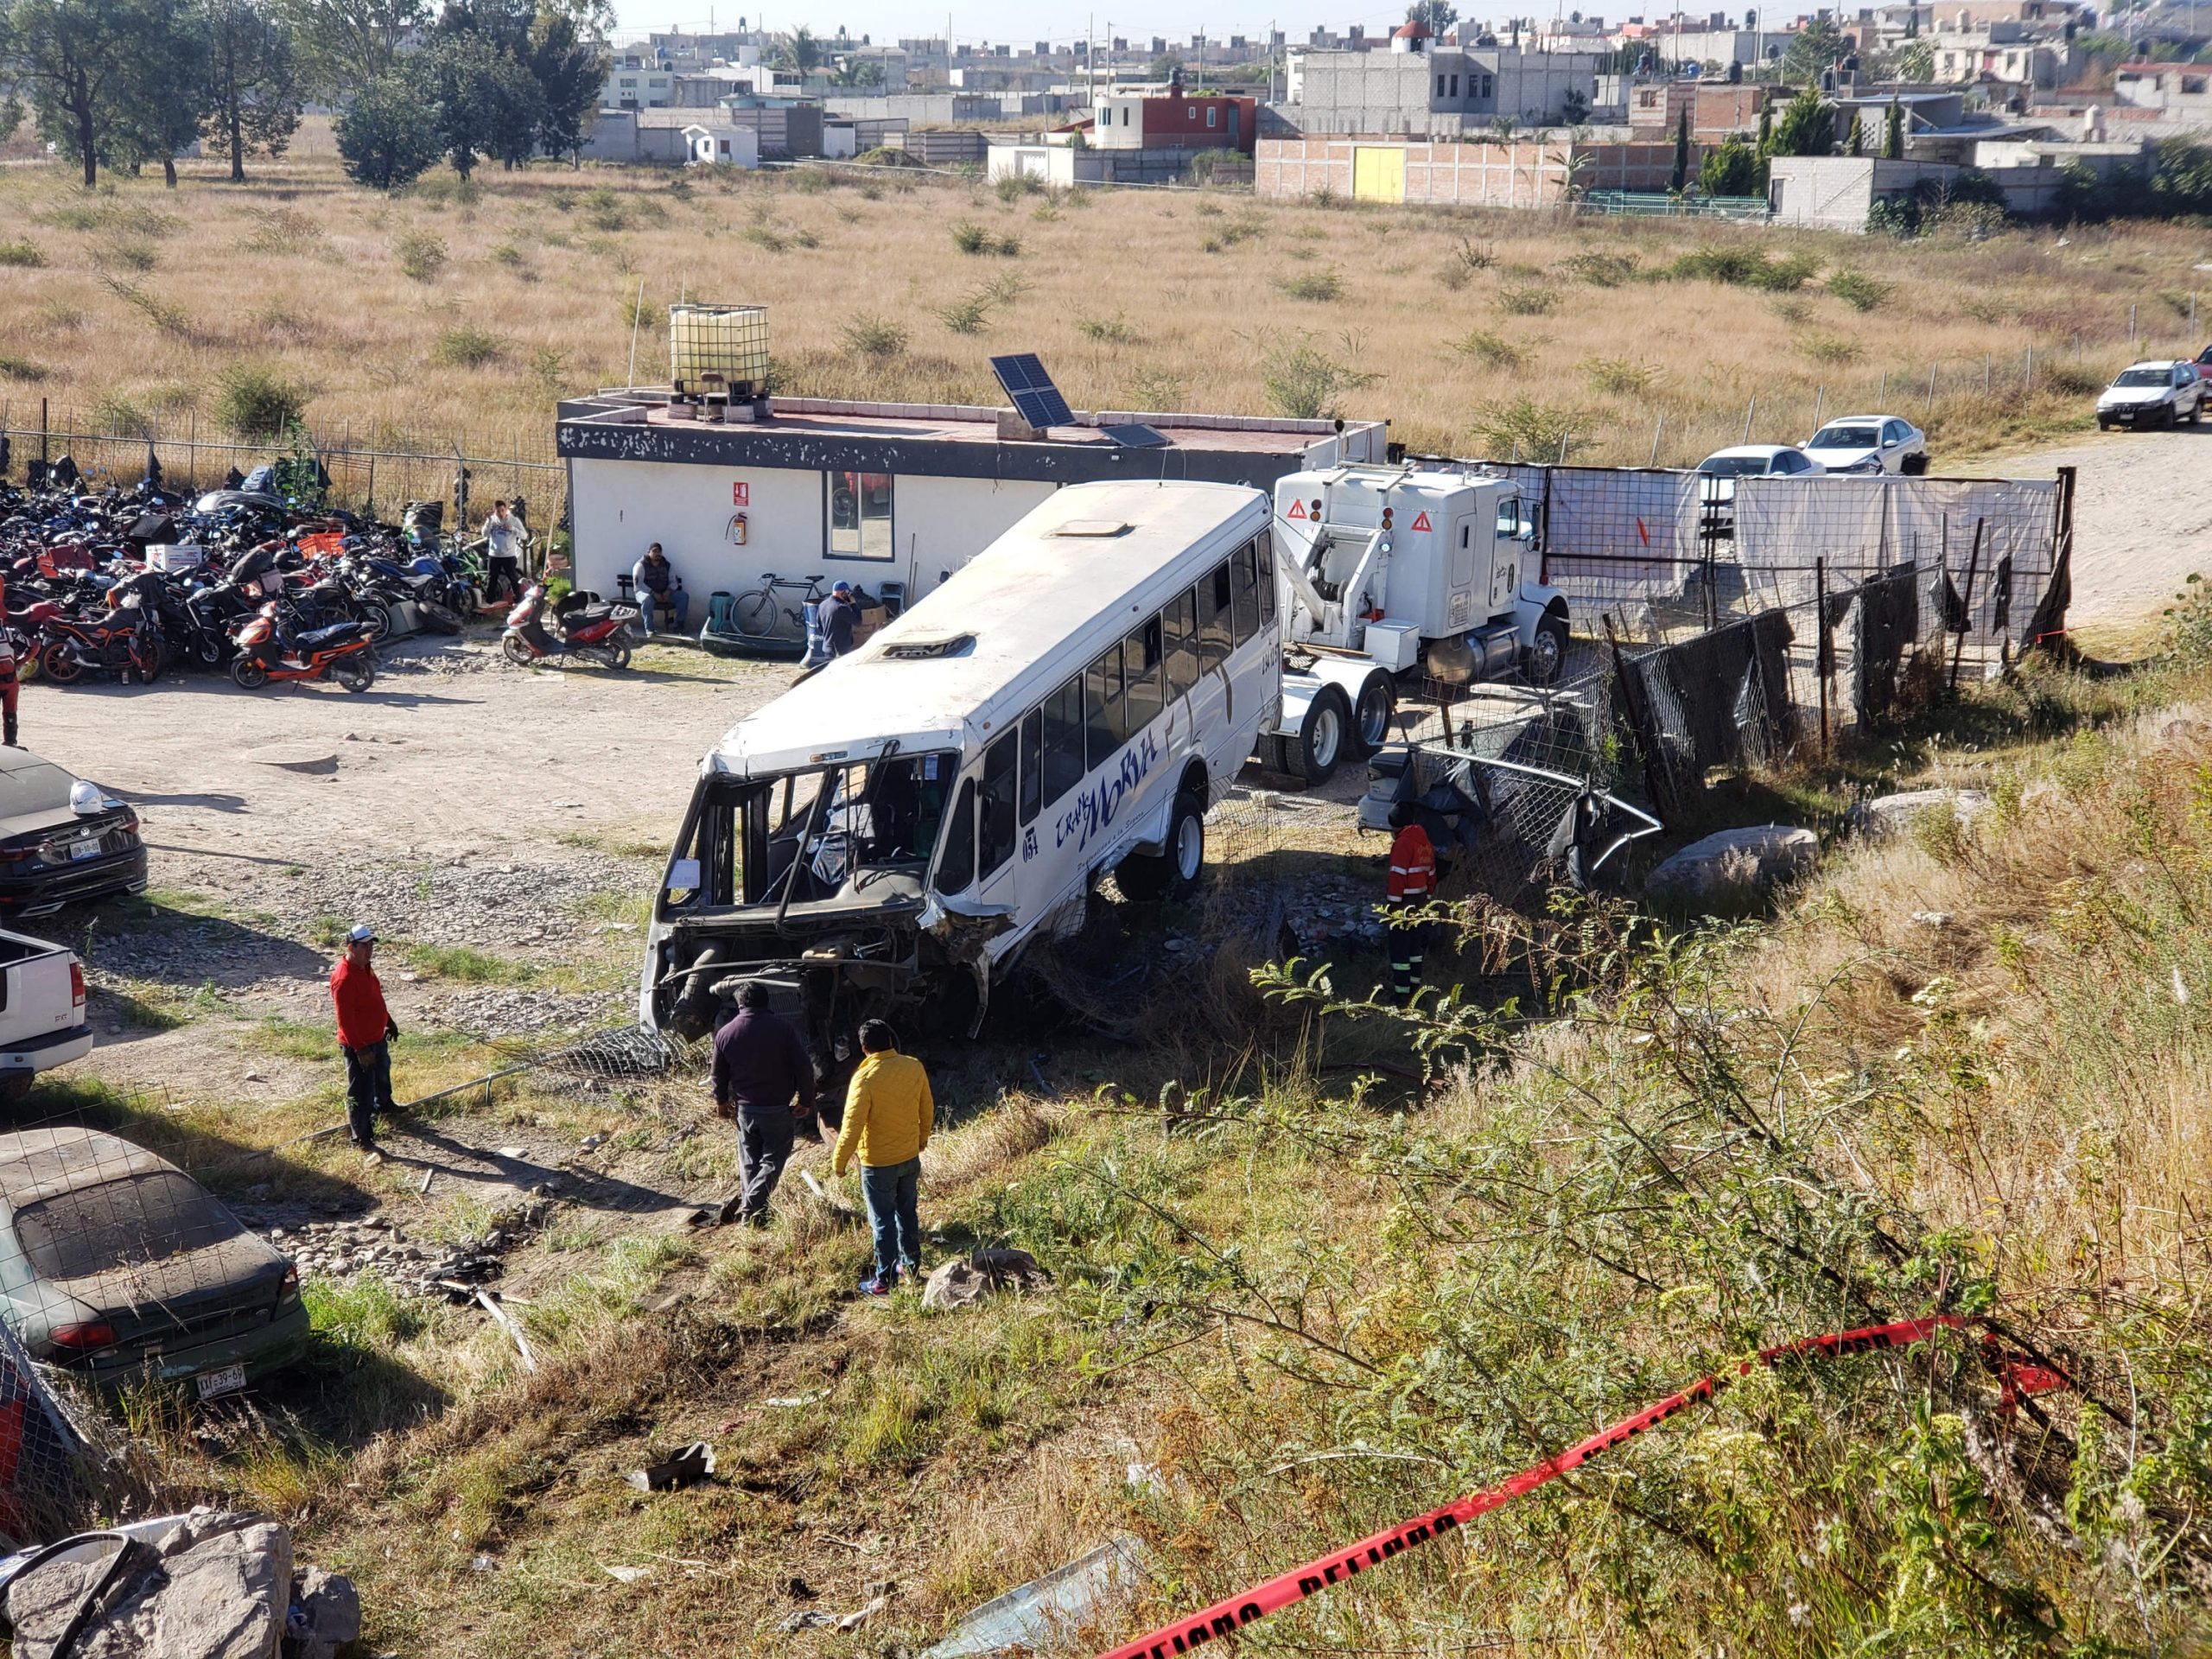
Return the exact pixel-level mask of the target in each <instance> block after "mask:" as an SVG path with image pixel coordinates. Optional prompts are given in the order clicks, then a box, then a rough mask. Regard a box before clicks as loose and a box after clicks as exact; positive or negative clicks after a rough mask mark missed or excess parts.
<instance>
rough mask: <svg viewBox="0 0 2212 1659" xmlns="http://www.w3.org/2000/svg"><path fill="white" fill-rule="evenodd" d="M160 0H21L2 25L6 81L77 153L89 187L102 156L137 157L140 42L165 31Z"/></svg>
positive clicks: (1, 73)
mask: <svg viewBox="0 0 2212 1659" xmlns="http://www.w3.org/2000/svg"><path fill="white" fill-rule="evenodd" d="M163 11H164V7H163V6H162V3H161V0H15V3H14V4H13V5H11V6H10V8H9V10H8V13H7V17H6V27H5V29H4V30H0V41H4V42H5V46H6V52H5V55H4V57H0V79H7V80H10V81H11V82H13V83H14V85H15V86H16V87H17V88H19V89H20V90H22V91H23V92H29V94H30V99H31V107H32V109H33V110H34V111H35V112H36V114H37V116H38V125H39V130H40V132H41V134H43V135H44V136H45V137H46V138H47V139H48V142H50V143H53V144H54V147H55V148H56V149H60V150H62V151H64V152H66V153H68V154H73V155H74V156H76V157H77V160H78V162H79V165H80V166H81V167H82V168H83V170H84V180H85V188H86V189H88V190H89V189H91V188H92V187H93V186H94V185H95V184H97V183H98V182H99V168H100V163H101V162H115V161H118V160H121V161H123V162H126V163H128V162H132V161H134V160H136V159H137V158H138V156H139V155H140V153H141V151H140V145H141V143H142V142H143V134H139V133H134V132H133V130H132V129H131V127H130V118H131V115H132V109H131V99H132V98H133V95H134V92H135V91H136V90H137V87H139V86H143V84H144V83H143V76H142V75H141V73H140V71H141V69H142V67H143V56H144V54H143V45H142V43H143V42H145V41H153V40H157V39H159V38H160V37H162V35H165V34H166V32H167V30H166V27H165V17H164V16H163V15H162V13H163Z"/></svg>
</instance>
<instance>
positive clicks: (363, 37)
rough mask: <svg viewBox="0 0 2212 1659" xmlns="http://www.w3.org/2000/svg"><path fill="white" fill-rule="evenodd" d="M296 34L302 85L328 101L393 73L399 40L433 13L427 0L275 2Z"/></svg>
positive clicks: (293, 34)
mask: <svg viewBox="0 0 2212 1659" xmlns="http://www.w3.org/2000/svg"><path fill="white" fill-rule="evenodd" d="M276 5H277V18H278V20H279V21H280V22H283V25H284V26H285V27H286V29H289V31H290V33H291V36H292V43H293V48H294V50H295V51H296V53H297V54H298V57H299V65H300V79H301V82H302V85H303V86H306V87H308V88H309V89H311V90H313V91H315V92H319V93H321V95H322V96H323V97H325V98H327V99H337V98H340V97H342V96H343V95H345V94H346V93H349V92H353V91H354V90H355V89H357V88H360V87H365V86H367V85H368V84H369V83H370V82H371V81H372V80H374V79H377V78H378V76H379V75H383V74H386V73H390V72H391V69H392V67H394V65H395V63H396V62H397V58H398V54H399V48H400V43H401V42H402V41H405V40H407V39H408V38H409V37H410V35H412V34H413V33H414V31H415V30H416V29H419V28H421V27H422V26H423V22H424V21H425V20H426V18H427V17H428V16H429V14H428V13H427V11H426V10H424V8H423V0H276Z"/></svg>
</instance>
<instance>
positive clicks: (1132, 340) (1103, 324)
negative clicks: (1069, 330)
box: [1075, 311, 1137, 346]
mask: <svg viewBox="0 0 2212 1659" xmlns="http://www.w3.org/2000/svg"><path fill="white" fill-rule="evenodd" d="M1075 327H1076V332H1077V334H1081V335H1082V336H1083V337H1084V339H1085V340H1090V341H1092V342H1094V343H1095V344H1097V345H1100V346H1134V345H1135V344H1136V341H1137V331H1136V330H1135V329H1134V328H1132V327H1129V325H1128V322H1126V321H1123V319H1122V314H1121V313H1120V312H1118V311H1117V312H1116V313H1115V314H1114V315H1112V316H1110V317H1084V318H1083V319H1082V320H1081V321H1078V322H1077V324H1076V326H1075Z"/></svg>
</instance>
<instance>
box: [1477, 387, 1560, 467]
mask: <svg viewBox="0 0 2212 1659" xmlns="http://www.w3.org/2000/svg"><path fill="white" fill-rule="evenodd" d="M1579 419H1580V416H1578V414H1577V412H1576V411H1575V410H1568V409H1560V408H1558V407H1556V406H1554V405H1553V404H1540V403H1538V402H1537V401H1536V400H1535V398H1533V397H1528V396H1525V395H1524V396H1522V397H1516V398H1514V399H1512V400H1511V401H1510V402H1508V403H1498V404H1485V405H1484V407H1483V408H1481V409H1479V410H1477V411H1476V412H1475V417H1474V423H1473V424H1474V429H1475V430H1476V431H1477V432H1478V433H1479V434H1480V435H1482V436H1483V437H1484V439H1485V440H1487V441H1488V442H1489V443H1490V445H1491V448H1492V450H1493V452H1494V453H1495V454H1496V455H1497V458H1499V459H1501V460H1507V461H1564V460H1566V459H1567V456H1568V455H1570V454H1573V453H1574V448H1575V445H1574V439H1573V433H1574V429H1575V426H1576V424H1577V423H1578V420H1579ZM1583 425H1584V429H1585V430H1587V429H1588V423H1586V422H1585V423H1583Z"/></svg>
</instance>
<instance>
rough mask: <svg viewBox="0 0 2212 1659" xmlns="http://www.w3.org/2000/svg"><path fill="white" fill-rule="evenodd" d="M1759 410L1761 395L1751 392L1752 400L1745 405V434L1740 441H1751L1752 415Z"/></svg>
mask: <svg viewBox="0 0 2212 1659" xmlns="http://www.w3.org/2000/svg"><path fill="white" fill-rule="evenodd" d="M1758 412H1759V395H1758V393H1757V392H1756V391H1755V392H1753V393H1752V394H1751V402H1750V403H1748V404H1745V405H1744V435H1743V437H1742V439H1741V440H1740V442H1745V443H1749V442H1751V417H1752V416H1754V415H1756V414H1758Z"/></svg>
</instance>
